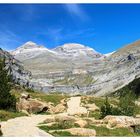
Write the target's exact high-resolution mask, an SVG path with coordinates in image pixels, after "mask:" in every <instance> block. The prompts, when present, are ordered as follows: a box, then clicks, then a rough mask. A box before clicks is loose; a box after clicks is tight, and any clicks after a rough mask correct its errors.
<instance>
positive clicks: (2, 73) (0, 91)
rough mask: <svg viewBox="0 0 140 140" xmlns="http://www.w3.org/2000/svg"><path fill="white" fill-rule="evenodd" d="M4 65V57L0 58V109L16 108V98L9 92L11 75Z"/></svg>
mask: <svg viewBox="0 0 140 140" xmlns="http://www.w3.org/2000/svg"><path fill="white" fill-rule="evenodd" d="M5 66H6V65H5V59H3V60H0V109H5V110H16V98H15V96H13V95H11V93H10V90H11V84H10V82H11V76H10V75H8V70H6V69H5Z"/></svg>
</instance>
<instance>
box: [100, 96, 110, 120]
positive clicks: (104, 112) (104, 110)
mask: <svg viewBox="0 0 140 140" xmlns="http://www.w3.org/2000/svg"><path fill="white" fill-rule="evenodd" d="M107 115H112V106H111V105H110V103H109V101H108V97H106V100H105V103H104V105H103V106H101V118H104V117H105V116H107Z"/></svg>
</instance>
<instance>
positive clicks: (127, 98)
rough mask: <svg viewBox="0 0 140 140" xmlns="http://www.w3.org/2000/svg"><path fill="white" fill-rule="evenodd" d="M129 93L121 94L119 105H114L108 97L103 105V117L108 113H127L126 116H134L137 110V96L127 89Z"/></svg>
mask: <svg viewBox="0 0 140 140" xmlns="http://www.w3.org/2000/svg"><path fill="white" fill-rule="evenodd" d="M125 92H127V94H126V93H125V94H123V95H124V96H120V98H119V103H118V107H113V106H111V104H110V103H109V101H108V98H107V97H106V100H105V103H104V105H102V106H101V118H104V117H105V116H107V115H125V116H133V115H135V112H136V109H137V108H136V105H135V99H136V98H135V96H134V94H133V93H132V92H131V91H129V90H126V91H125Z"/></svg>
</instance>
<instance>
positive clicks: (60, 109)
mask: <svg viewBox="0 0 140 140" xmlns="http://www.w3.org/2000/svg"><path fill="white" fill-rule="evenodd" d="M64 111H66V106H64V105H63V104H62V103H60V104H58V105H56V106H55V107H53V108H52V112H53V113H62V112H64Z"/></svg>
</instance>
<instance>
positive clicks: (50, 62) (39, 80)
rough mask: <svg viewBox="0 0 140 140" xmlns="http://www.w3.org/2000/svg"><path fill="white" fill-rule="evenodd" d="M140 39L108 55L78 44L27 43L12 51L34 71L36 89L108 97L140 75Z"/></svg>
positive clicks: (33, 82)
mask: <svg viewBox="0 0 140 140" xmlns="http://www.w3.org/2000/svg"><path fill="white" fill-rule="evenodd" d="M139 42H140V41H136V42H134V43H132V44H129V45H126V46H125V47H123V48H122V49H119V50H118V51H116V52H113V53H111V54H108V55H102V54H100V53H98V52H96V51H95V50H94V49H92V48H90V47H87V46H84V45H82V44H76V43H68V44H64V45H62V46H58V47H56V48H54V49H53V50H49V49H47V48H45V47H43V46H40V45H37V44H35V43H33V42H27V43H25V44H24V45H22V46H21V47H19V48H18V49H16V50H15V51H13V52H12V54H13V55H14V58H16V59H18V60H19V61H21V62H22V63H23V65H24V68H25V69H26V70H29V71H31V73H32V78H31V79H30V84H31V85H33V87H34V89H35V90H41V91H43V92H45V93H48V92H62V93H67V94H91V95H95V96H104V95H106V94H110V93H112V92H114V91H116V90H118V89H120V88H122V87H124V86H125V85H127V84H129V83H130V82H131V81H133V80H134V79H135V78H136V77H137V78H138V77H140V53H139V51H140V48H139V44H140V43H139ZM19 50H20V51H19ZM21 50H22V51H21Z"/></svg>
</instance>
